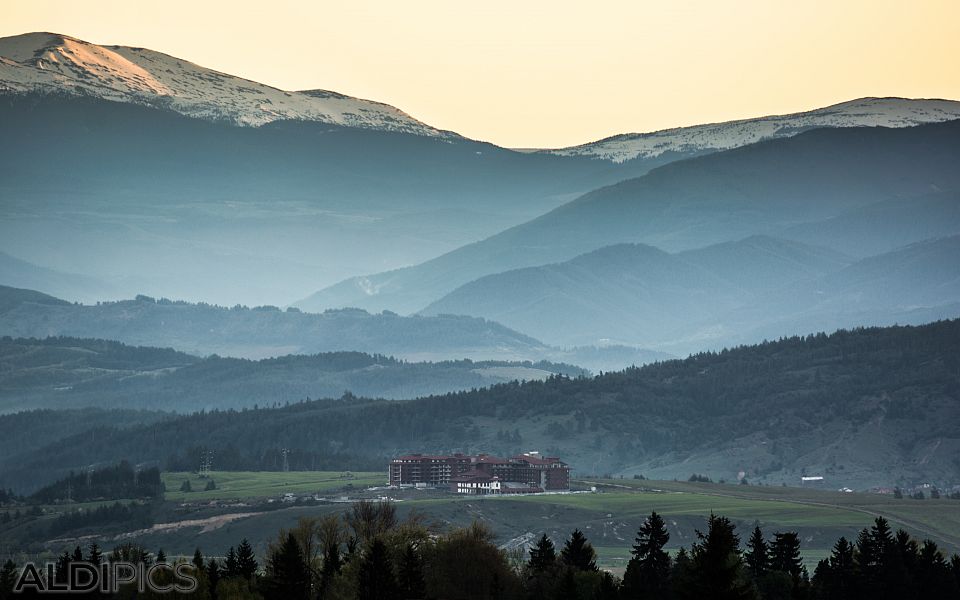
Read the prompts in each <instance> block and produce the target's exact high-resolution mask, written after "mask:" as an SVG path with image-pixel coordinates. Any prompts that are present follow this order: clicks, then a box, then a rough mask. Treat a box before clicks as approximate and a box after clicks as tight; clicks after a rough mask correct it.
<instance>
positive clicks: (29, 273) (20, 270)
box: [0, 252, 116, 302]
mask: <svg viewBox="0 0 960 600" xmlns="http://www.w3.org/2000/svg"><path fill="white" fill-rule="evenodd" d="M0 283H3V284H4V285H8V286H10V287H16V288H22V289H31V290H38V291H41V292H44V293H47V294H52V295H54V296H57V297H60V298H67V299H69V300H71V301H74V302H95V301H97V300H102V299H105V298H111V297H114V296H115V295H116V289H115V288H114V287H113V286H111V285H110V284H108V283H105V282H103V281H100V280H98V279H96V278H94V277H88V276H85V275H78V274H76V273H63V272H61V271H57V270H55V269H48V268H46V267H41V266H39V265H35V264H33V263H30V262H27V261H25V260H20V259H19V258H16V257H14V256H10V255H9V254H6V253H4V252H0Z"/></svg>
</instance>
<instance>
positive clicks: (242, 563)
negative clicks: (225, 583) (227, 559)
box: [237, 538, 258, 581]
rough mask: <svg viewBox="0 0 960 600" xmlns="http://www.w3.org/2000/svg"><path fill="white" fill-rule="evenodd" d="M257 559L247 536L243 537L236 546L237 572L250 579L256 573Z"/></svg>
mask: <svg viewBox="0 0 960 600" xmlns="http://www.w3.org/2000/svg"><path fill="white" fill-rule="evenodd" d="M257 568H258V565H257V559H256V556H254V554H253V547H252V546H251V545H250V542H248V541H247V538H243V540H242V541H241V542H240V545H239V546H237V573H238V574H239V575H240V576H241V577H243V578H244V579H246V580H247V581H252V580H253V578H254V577H256V575H257Z"/></svg>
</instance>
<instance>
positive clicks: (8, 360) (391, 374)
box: [0, 337, 587, 412]
mask: <svg viewBox="0 0 960 600" xmlns="http://www.w3.org/2000/svg"><path fill="white" fill-rule="evenodd" d="M555 373H563V374H565V375H568V376H572V377H577V376H580V375H585V374H587V372H586V371H584V370H583V369H580V368H577V367H572V366H570V365H562V364H554V363H548V362H537V363H531V362H525V363H521V362H502V361H486V362H473V361H469V360H460V361H446V362H437V363H425V362H406V361H401V360H398V359H395V358H391V357H387V356H382V355H370V354H363V353H360V352H335V353H324V354H314V355H307V356H283V357H278V358H270V359H262V360H258V361H252V360H245V359H238V358H221V357H216V356H214V357H208V358H199V357H196V356H192V355H189V354H185V353H182V352H177V351H175V350H170V349H161V348H148V347H142V346H141V347H134V346H127V345H124V344H121V343H119V342H110V341H104V340H91V339H80V338H47V339H44V340H37V339H32V338H31V339H23V338H17V339H13V338H7V337H4V338H0V412H13V411H18V410H30V409H37V408H58V409H65V408H80V407H97V408H125V409H149V410H154V411H156V410H161V411H179V412H194V411H197V410H201V409H206V410H211V409H225V408H242V407H248V408H249V407H253V406H254V405H260V406H273V405H276V404H285V403H288V402H299V401H302V400H304V399H307V398H326V397H339V396H341V395H342V394H344V393H345V392H350V393H353V394H356V395H358V396H368V397H373V398H386V399H395V400H399V399H406V398H415V397H418V396H427V395H430V394H442V393H446V392H451V391H457V390H468V389H471V388H478V387H484V386H489V385H493V384H496V383H503V382H507V381H514V380H518V381H523V380H529V379H543V378H545V377H549V376H551V375H553V374H555Z"/></svg>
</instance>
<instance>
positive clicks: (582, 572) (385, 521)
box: [0, 501, 960, 600]
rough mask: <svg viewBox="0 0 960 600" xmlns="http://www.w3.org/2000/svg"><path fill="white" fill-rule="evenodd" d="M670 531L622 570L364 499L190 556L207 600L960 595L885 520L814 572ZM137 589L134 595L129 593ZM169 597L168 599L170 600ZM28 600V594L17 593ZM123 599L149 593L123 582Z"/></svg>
mask: <svg viewBox="0 0 960 600" xmlns="http://www.w3.org/2000/svg"><path fill="white" fill-rule="evenodd" d="M669 541H670V534H669V532H668V530H667V527H666V524H665V522H664V520H663V518H662V517H661V516H660V515H659V514H657V513H656V512H654V513H652V514H651V515H650V516H649V517H648V518H647V519H646V520H645V521H644V522H643V523H642V524H641V525H640V527H639V529H638V531H637V534H636V538H635V543H634V544H633V547H632V549H631V558H630V560H629V562H628V563H627V567H626V571H625V572H624V575H623V577H622V578H618V577H616V576H614V575H612V574H611V573H609V572H607V571H604V570H601V569H600V568H599V567H598V566H597V553H596V550H595V549H594V548H593V546H592V545H591V543H590V542H589V540H588V539H587V538H586V536H585V535H584V533H583V532H582V531H580V530H574V531H573V532H572V533H571V534H570V536H569V538H567V539H566V540H565V541H564V543H563V545H562V547H560V548H559V549H558V548H557V546H556V545H555V544H554V542H553V540H551V539H550V538H549V537H547V536H546V535H543V536H541V537H540V538H539V540H537V541H536V543H534V544H533V545H532V546H531V547H530V549H529V551H526V552H524V551H523V550H522V549H518V550H505V549H503V548H499V547H498V546H497V545H496V544H495V542H494V536H493V534H492V532H491V531H490V530H489V529H488V528H486V527H485V526H484V525H482V524H479V523H474V524H472V525H471V526H469V527H466V528H461V529H453V530H450V531H447V532H445V533H443V534H440V535H437V534H436V533H435V532H431V531H430V529H429V528H428V527H427V525H426V524H425V521H424V519H423V517H422V515H418V514H416V513H411V514H410V515H408V517H407V518H406V519H404V520H402V521H401V520H400V519H399V518H398V516H397V513H396V509H395V506H394V505H393V504H392V503H389V502H369V501H360V502H357V503H355V504H353V505H352V507H351V508H350V510H348V511H347V512H346V513H345V514H343V515H328V516H325V517H320V518H314V517H304V518H302V519H300V520H299V521H298V523H297V525H296V526H295V527H293V528H292V529H289V530H281V531H280V532H279V534H278V535H277V537H276V538H275V539H274V540H273V541H271V542H270V544H269V546H268V549H267V552H266V561H265V563H264V564H263V565H262V566H261V565H259V564H258V561H257V558H256V557H255V556H254V552H253V548H252V547H251V545H250V544H249V542H247V541H246V540H243V541H242V542H241V543H240V544H239V545H238V546H237V547H236V548H233V547H231V548H230V549H229V551H228V552H227V554H226V556H224V557H209V558H208V557H205V556H204V555H203V553H202V552H201V550H200V549H197V550H196V552H195V553H194V555H193V558H192V559H190V560H188V559H179V561H181V562H189V564H190V565H192V569H193V573H194V574H195V576H196V577H197V579H198V581H199V587H198V589H197V590H196V591H195V592H194V593H192V594H189V595H181V596H174V597H189V598H196V599H203V600H341V599H342V600H348V599H349V600H413V599H433V598H437V599H440V598H445V599H464V600H474V599H476V600H482V599H516V600H525V599H530V600H674V599H675V600H700V599H705V598H707V599H716V600H857V599H860V598H871V599H873V598H876V599H880V600H886V599H890V600H893V599H897V600H920V599H928V598H929V599H935V598H937V599H939V598H943V599H945V598H956V597H958V595H960V556H958V555H953V557H952V558H951V559H949V560H948V559H947V558H946V556H945V554H944V553H943V551H941V550H940V549H939V548H938V547H937V544H936V543H934V542H933V541H931V540H923V541H918V540H915V539H913V538H912V537H910V535H908V534H907V533H906V532H905V531H903V530H898V531H893V530H892V528H891V527H890V524H889V522H888V521H887V520H886V519H884V518H883V517H878V518H877V519H876V520H875V521H874V523H873V525H872V526H871V527H869V528H864V529H863V530H862V531H861V532H860V533H859V535H858V537H857V539H856V540H854V541H848V540H847V539H846V538H840V539H839V540H838V541H837V542H836V544H835V545H834V546H833V550H832V552H831V554H830V556H829V557H827V558H825V559H823V560H821V561H820V562H819V563H818V564H817V566H816V568H815V569H814V571H813V573H812V574H810V573H809V572H808V571H807V569H806V567H805V565H804V561H803V558H802V556H801V548H800V547H801V540H800V539H799V537H798V535H797V533H796V532H790V531H787V532H776V533H774V534H773V535H772V536H768V535H766V534H764V532H763V531H762V530H761V529H760V527H755V528H754V529H753V531H752V532H751V534H750V536H749V539H748V541H747V542H746V544H745V545H742V544H741V540H740V536H739V534H738V533H737V532H736V527H735V526H734V524H733V523H732V522H731V521H730V520H729V519H728V518H726V517H723V516H719V515H714V514H711V515H710V517H709V518H708V520H707V523H706V529H705V531H703V532H700V531H698V532H697V539H696V541H695V542H694V543H693V544H692V545H691V546H690V547H689V548H685V547H682V548H679V549H678V550H676V551H675V552H673V553H671V552H669V551H668V549H667V546H668V544H669ZM110 558H111V559H112V560H126V561H133V562H146V563H149V562H166V561H167V560H168V559H167V557H166V555H165V554H164V552H163V551H162V550H160V551H158V552H157V554H156V555H152V554H151V553H149V552H147V551H146V550H145V549H143V548H142V547H140V546H137V545H135V544H131V543H125V544H121V545H119V546H117V547H115V548H114V549H113V551H112V552H111V554H110ZM103 560H104V557H103V552H102V551H101V549H100V548H99V546H97V545H96V544H92V545H90V546H89V548H88V550H87V553H86V554H84V553H83V551H82V549H81V548H79V547H77V548H75V549H74V550H73V551H72V552H70V551H68V550H65V551H64V552H63V553H62V554H61V555H60V556H59V557H58V559H57V563H56V570H55V573H56V574H55V577H57V578H60V579H63V578H65V577H68V575H67V574H68V573H69V572H70V571H69V565H70V563H71V562H76V561H87V562H95V563H99V562H101V561H103ZM16 573H17V567H16V565H15V564H14V563H13V562H11V561H7V563H6V564H5V565H4V566H3V568H2V570H0V600H8V599H11V598H13V597H15V596H12V595H11V594H12V592H11V590H12V585H13V581H15V579H16ZM128 592H129V593H128ZM168 596H169V595H168ZM16 597H21V596H16ZM118 597H120V598H127V597H130V598H132V597H137V598H152V597H154V596H152V595H151V594H150V593H149V592H147V593H146V594H143V593H139V594H138V593H134V592H133V591H132V590H122V591H121V593H120V594H119V595H118Z"/></svg>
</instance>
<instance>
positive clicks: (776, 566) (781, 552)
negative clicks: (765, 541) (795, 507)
mask: <svg viewBox="0 0 960 600" xmlns="http://www.w3.org/2000/svg"><path fill="white" fill-rule="evenodd" d="M770 568H771V569H772V570H774V571H780V572H783V573H789V574H790V576H791V577H792V578H793V579H794V581H799V579H800V574H801V572H802V571H803V558H802V557H801V556H800V537H799V536H798V535H797V533H796V532H795V531H788V532H786V533H779V532H778V533H775V534H773V544H771V546H770Z"/></svg>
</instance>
